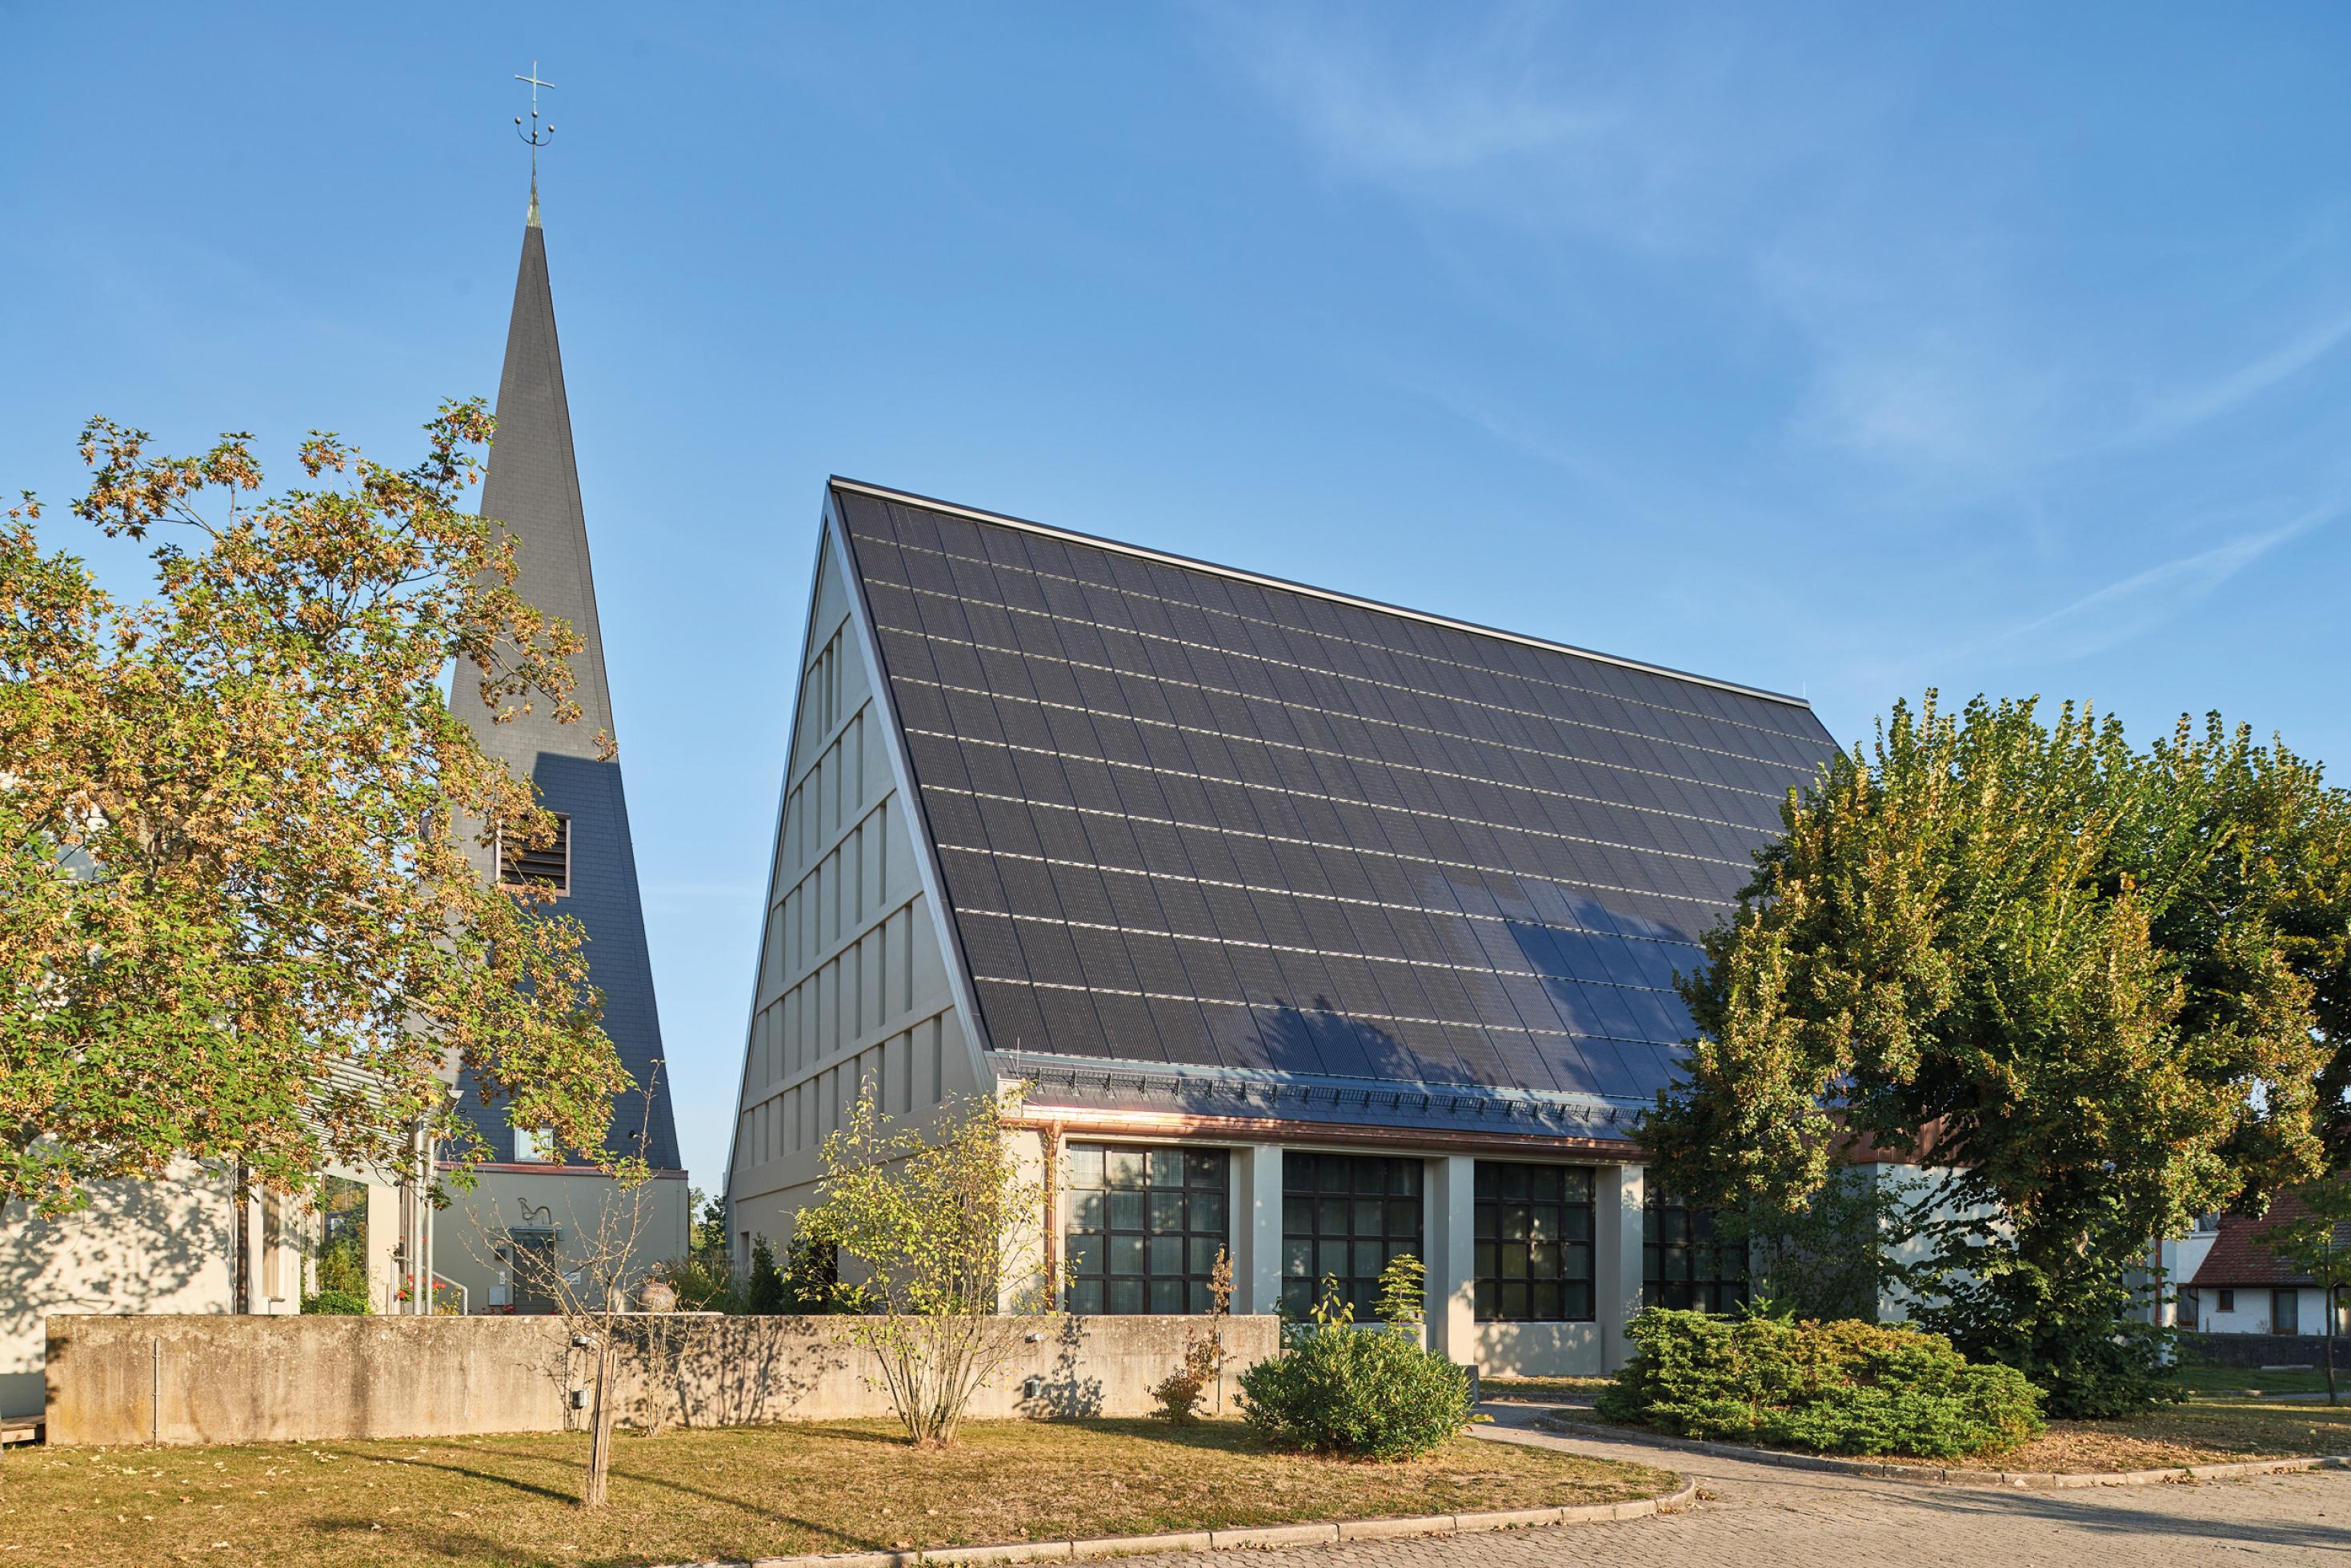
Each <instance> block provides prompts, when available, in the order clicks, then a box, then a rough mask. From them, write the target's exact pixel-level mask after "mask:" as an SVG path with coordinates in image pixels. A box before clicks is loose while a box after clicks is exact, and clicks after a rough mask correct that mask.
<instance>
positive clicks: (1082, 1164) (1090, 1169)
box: [1069, 1143, 1102, 1188]
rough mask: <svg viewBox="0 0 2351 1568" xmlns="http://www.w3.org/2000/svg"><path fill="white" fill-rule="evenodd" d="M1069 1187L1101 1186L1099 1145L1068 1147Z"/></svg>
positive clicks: (1100, 1153)
mask: <svg viewBox="0 0 2351 1568" xmlns="http://www.w3.org/2000/svg"><path fill="white" fill-rule="evenodd" d="M1069 1168H1070V1185H1071V1187H1072V1188H1080V1187H1100V1186H1101V1185H1102V1146H1101V1145H1099V1144H1082V1143H1073V1144H1071V1146H1070V1161H1069Z"/></svg>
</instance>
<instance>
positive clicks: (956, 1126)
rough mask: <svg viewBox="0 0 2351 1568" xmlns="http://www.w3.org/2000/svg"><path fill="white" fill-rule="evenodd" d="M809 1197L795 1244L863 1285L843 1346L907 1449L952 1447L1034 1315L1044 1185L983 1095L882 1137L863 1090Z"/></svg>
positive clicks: (846, 1288)
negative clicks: (814, 1200) (860, 1353)
mask: <svg viewBox="0 0 2351 1568" xmlns="http://www.w3.org/2000/svg"><path fill="white" fill-rule="evenodd" d="M823 1160H824V1179H823V1180H822V1182H821V1183H820V1185H819V1187H818V1189H817V1190H818V1193H819V1197H820V1202H819V1204H818V1206H817V1207H816V1208H814V1209H811V1210H808V1211H807V1212H805V1213H803V1214H802V1215H801V1216H800V1220H799V1232H798V1235H799V1238H800V1239H804V1240H806V1241H809V1242H810V1243H813V1244H815V1245H818V1246H830V1247H836V1248H838V1249H839V1250H840V1252H841V1255H842V1256H843V1257H846V1258H852V1259H854V1260H856V1261H857V1262H860V1263H862V1265H864V1268H865V1271H866V1272H865V1277H864V1278H863V1279H862V1280H859V1281H857V1282H854V1283H843V1284H841V1285H840V1286H837V1287H836V1289H837V1291H838V1292H839V1293H841V1297H842V1299H843V1303H844V1304H849V1303H852V1302H853V1303H854V1305H853V1307H852V1311H854V1312H855V1313H856V1315H854V1316H852V1317H851V1318H849V1319H848V1320H847V1321H848V1325H849V1326H848V1332H849V1334H850V1337H851V1338H852V1340H854V1341H855V1342H856V1343H858V1344H860V1345H863V1346H865V1347H866V1348H867V1349H868V1350H870V1351H872V1353H873V1356H874V1360H875V1363H876V1365H877V1366H878V1368H879V1376H877V1377H876V1378H875V1379H874V1381H875V1382H877V1383H878V1384H879V1385H880V1386H881V1387H882V1389H883V1392H884V1394H885V1395H886V1396H887V1397H888V1398H889V1400H890V1407H891V1409H892V1410H893V1411H894V1412H895V1413H896V1414H897V1417H898V1419H899V1420H900V1422H901V1423H902V1424H904V1427H905V1429H906V1436H907V1438H908V1439H909V1440H910V1441H912V1442H914V1443H915V1444H917V1445H924V1444H931V1443H936V1444H940V1445H943V1446H946V1445H952V1444H953V1443H954V1442H955V1439H956V1428H958V1427H959V1426H960V1425H961V1423H962V1420H963V1413H964V1409H965V1407H967V1405H968V1404H969V1403H970V1401H971V1397H972V1395H974V1394H975V1393H977V1391H978V1390H979V1389H981V1388H983V1387H985V1386H987V1384H988V1383H989V1382H990V1381H992V1380H993V1379H994V1378H995V1377H996V1376H998V1375H999V1374H1000V1373H1001V1372H1002V1371H1003V1369H1004V1367H1005V1366H1007V1365H1008V1363H1009V1362H1010V1360H1011V1359H1012V1357H1013V1355H1016V1354H1017V1353H1018V1351H1019V1346H1020V1344H1021V1339H1022V1336H1023V1334H1025V1333H1026V1331H1027V1328H1028V1324H1025V1323H1023V1322H1022V1321H1021V1318H1020V1314H1029V1313H1035V1312H1040V1311H1042V1310H1043V1307H1044V1301H1045V1292H1044V1282H1043V1281H1042V1280H1041V1279H1040V1278H1036V1277H1033V1268H1032V1264H1033V1262H1034V1260H1035V1259H1036V1258H1037V1257H1038V1256H1039V1255H1040V1251H1041V1248H1040V1242H1041V1241H1042V1236H1041V1233H1040V1232H1041V1221H1042V1206H1043V1203H1044V1185H1043V1183H1042V1182H1040V1181H1039V1180H1037V1179H1035V1178H1034V1176H1033V1175H1031V1174H1030V1173H1029V1171H1028V1170H1027V1169H1026V1168H1024V1166H1023V1163H1022V1160H1021V1158H1020V1151H1019V1147H1017V1146H1016V1144H1015V1143H1014V1141H1013V1133H1012V1130H1011V1129H1010V1128H1009V1127H1007V1126H1006V1125H1005V1116H1004V1109H1003V1107H1002V1106H1001V1105H1000V1104H999V1103H998V1101H997V1100H995V1099H994V1098H990V1097H979V1098H973V1099H967V1100H962V1101H956V1102H950V1103H949V1104H948V1105H946V1106H943V1107H942V1108H941V1109H940V1111H939V1113H938V1115H937V1116H936V1117H935V1119H933V1120H932V1121H931V1122H930V1123H929V1124H928V1125H927V1126H925V1127H912V1126H909V1127H904V1128H902V1129H900V1130H898V1131H894V1132H893V1131H889V1130H886V1129H885V1128H884V1127H883V1123H882V1116H881V1112H880V1111H879V1110H878V1109H877V1108H876V1106H874V1104H873V1097H872V1096H871V1095H866V1096H861V1097H860V1098H859V1100H858V1102H857V1105H856V1107H855V1108H854V1109H853V1110H852V1112H851V1114H850V1117H849V1122H848V1125H847V1126H845V1127H842V1128H841V1130H839V1131H838V1132H835V1133H833V1134H831V1136H830V1137H827V1138H826V1139H825V1140H824V1152H823Z"/></svg>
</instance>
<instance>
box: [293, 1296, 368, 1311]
mask: <svg viewBox="0 0 2351 1568" xmlns="http://www.w3.org/2000/svg"><path fill="white" fill-rule="evenodd" d="M302 1310H303V1311H304V1312H306V1313H320V1314H325V1315H327V1316H329V1317H365V1316H367V1315H368V1303H367V1297H365V1296H362V1295H354V1294H353V1293H350V1291H339V1290H324V1291H320V1292H319V1293H318V1294H316V1295H310V1296H304V1297H303V1298H302Z"/></svg>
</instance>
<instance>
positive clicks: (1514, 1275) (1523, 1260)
mask: <svg viewBox="0 0 2351 1568" xmlns="http://www.w3.org/2000/svg"><path fill="white" fill-rule="evenodd" d="M1501 1274H1502V1278H1504V1279H1506V1280H1523V1279H1525V1278H1526V1277H1527V1249H1526V1246H1525V1244H1524V1243H1523V1242H1519V1241H1505V1242H1503V1243H1502V1268H1501Z"/></svg>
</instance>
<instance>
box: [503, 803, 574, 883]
mask: <svg viewBox="0 0 2351 1568" xmlns="http://www.w3.org/2000/svg"><path fill="white" fill-rule="evenodd" d="M498 880H499V881H500V882H503V883H505V884H506V885H507V887H509V888H519V887H523V886H525V885H530V886H536V887H542V888H552V889H553V890H554V891H556V892H558V893H569V892H570V891H571V818H569V816H567V815H563V814H562V813H561V812H558V813H556V815H555V837H554V838H553V840H552V841H550V842H549V843H547V844H543V845H539V844H532V843H530V842H529V841H528V839H526V838H524V837H523V836H521V835H520V834H518V833H517V834H509V833H507V831H506V830H504V829H501V830H500V831H499V834H498Z"/></svg>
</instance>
